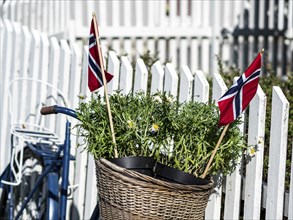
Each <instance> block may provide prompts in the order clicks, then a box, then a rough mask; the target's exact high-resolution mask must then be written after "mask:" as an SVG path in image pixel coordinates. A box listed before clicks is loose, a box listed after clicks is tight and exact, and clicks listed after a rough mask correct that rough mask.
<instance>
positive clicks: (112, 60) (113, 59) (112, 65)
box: [107, 51, 120, 95]
mask: <svg viewBox="0 0 293 220" xmlns="http://www.w3.org/2000/svg"><path fill="white" fill-rule="evenodd" d="M119 68H120V61H119V60H118V58H117V56H116V54H115V52H114V51H110V52H109V60H108V69H107V70H108V72H109V73H111V74H112V75H114V77H113V79H112V80H111V81H110V82H109V83H108V85H107V88H108V93H109V94H110V95H111V94H114V93H115V92H116V91H117V90H118V88H119Z"/></svg>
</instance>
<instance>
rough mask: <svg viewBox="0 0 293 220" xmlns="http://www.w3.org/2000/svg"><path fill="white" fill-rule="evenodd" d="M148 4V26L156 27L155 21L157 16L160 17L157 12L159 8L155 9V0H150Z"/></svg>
mask: <svg viewBox="0 0 293 220" xmlns="http://www.w3.org/2000/svg"><path fill="white" fill-rule="evenodd" d="M146 4H147V7H146V9H147V19H146V20H147V26H149V27H153V26H155V19H156V16H157V15H158V12H157V11H156V10H158V9H159V8H158V7H157V8H155V7H154V6H155V1H153V0H149V1H146Z"/></svg>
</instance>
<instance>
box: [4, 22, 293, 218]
mask: <svg viewBox="0 0 293 220" xmlns="http://www.w3.org/2000/svg"><path fill="white" fill-rule="evenodd" d="M0 30H1V48H0V53H1V59H0V66H1V80H0V83H1V90H0V92H1V94H0V97H1V99H0V102H1V103H0V105H1V109H0V110H1V114H0V117H1V122H0V131H1V139H0V140H1V145H0V152H1V154H0V157H1V158H0V165H1V167H0V171H2V170H3V169H4V167H5V166H6V165H7V163H8V160H9V159H8V158H9V154H10V151H9V149H10V148H9V146H10V145H9V126H10V125H9V111H8V98H7V93H6V91H7V85H8V84H9V81H11V80H12V79H14V78H17V77H32V78H37V79H40V80H42V81H46V82H49V83H51V84H53V85H55V86H56V87H58V88H59V89H60V90H61V91H62V92H63V93H64V94H66V96H67V98H68V100H69V102H70V105H69V107H72V108H75V107H77V106H78V103H79V102H80V99H79V98H78V97H81V96H82V97H87V98H86V99H85V100H84V101H87V100H88V99H89V98H90V97H91V94H90V92H89V90H88V88H87V65H88V64H87V59H88V49H87V47H84V48H83V50H80V47H79V46H77V45H70V46H69V45H68V42H67V41H66V40H58V39H57V38H56V37H48V35H47V34H44V33H39V32H37V31H32V32H31V31H29V30H28V28H27V27H25V26H21V25H19V24H18V23H13V22H10V21H9V20H0ZM252 58H253V57H251V59H252ZM107 70H108V71H109V72H112V73H113V74H114V78H113V80H112V81H111V82H110V83H109V86H108V89H109V94H112V93H114V92H115V90H117V89H120V90H122V93H125V94H126V93H128V92H129V91H132V90H134V91H138V90H142V91H146V90H147V89H149V91H151V92H154V91H157V90H160V91H168V92H170V93H171V94H173V95H175V96H177V97H178V99H179V100H180V101H182V102H183V101H185V100H193V101H199V102H207V101H208V99H209V87H210V85H209V83H208V81H207V79H206V77H205V75H204V74H203V72H202V71H199V70H198V71H195V73H194V74H193V73H192V72H191V71H190V68H189V67H188V66H186V65H183V66H181V69H180V71H178V70H176V68H175V67H174V65H173V64H171V63H167V64H166V65H162V63H161V62H160V61H157V62H156V63H155V64H154V65H153V66H152V67H151V72H150V73H149V72H148V71H146V66H145V64H144V62H143V61H142V60H141V59H137V60H136V63H135V66H132V65H131V63H130V61H129V59H128V58H127V57H126V56H122V57H121V58H118V57H117V54H116V53H115V52H113V51H111V52H109V54H108V68H107ZM148 74H151V75H152V81H151V88H148V87H147V78H148ZM212 76H213V83H212V85H211V86H212V99H214V100H218V99H219V97H220V96H221V95H222V94H223V93H224V92H225V91H226V90H227V86H226V85H225V83H224V82H223V79H222V78H221V76H220V75H219V74H217V73H215V74H212ZM132 79H134V80H132ZM132 83H133V84H132ZM23 88H25V87H23ZM178 88H179V89H178ZM38 89H39V88H31V87H29V90H28V91H26V92H23V93H20V94H27V95H26V96H25V97H23V96H21V95H20V97H18V98H21V99H23V101H25V102H30V103H27V106H31V107H33V106H34V104H33V103H32V102H33V100H36V99H37V97H38V92H37V91H39V90H38ZM178 91H179V92H178ZM28 92H29V93H28ZM265 108H266V96H265V94H264V93H263V91H262V89H261V87H259V89H258V92H257V95H256V97H255V98H254V99H253V101H252V103H251V104H250V113H249V119H248V120H247V122H248V144H249V145H257V146H258V149H259V151H258V152H257V153H256V156H255V157H254V158H253V159H252V161H251V162H250V163H249V164H248V165H246V173H245V174H244V173H243V171H242V168H241V167H238V168H237V170H236V171H235V172H234V173H233V174H231V175H230V176H228V177H226V178H225V182H223V186H222V187H220V188H217V189H216V191H217V193H214V194H213V195H212V196H211V197H210V201H209V203H208V207H207V209H206V219H220V218H221V216H224V219H231V218H233V219H239V218H240V217H239V216H240V211H241V210H243V213H244V214H243V215H244V217H245V218H247V219H250V218H251V219H252V218H253V219H259V218H260V213H261V208H265V210H266V211H265V215H266V218H267V219H282V218H283V216H287V217H288V218H289V219H292V218H293V216H292V213H293V211H292V208H293V204H292V200H293V199H292V197H293V193H292V190H293V189H292V169H291V185H290V190H289V192H286V191H284V179H285V170H284V164H285V161H286V149H287V146H286V143H287V132H288V111H289V103H288V101H287V100H286V98H285V97H284V95H283V93H282V91H281V90H280V88H279V87H274V88H273V101H272V121H271V134H274V135H271V140H270V153H271V154H270V155H269V161H270V162H269V178H268V182H267V183H265V184H263V182H262V172H263V147H264V141H263V140H264V126H265V125H264V124H265ZM13 109H16V110H22V111H24V113H26V114H28V113H30V111H35V113H36V114H38V111H39V109H38V108H35V109H32V108H29V109H21V108H19V107H18V106H13ZM57 121H58V126H56V125H57V124H56V123H57V122H56V120H52V121H51V122H52V123H53V124H51V126H52V127H51V128H52V129H55V131H56V132H57V133H60V136H62V135H63V134H62V133H63V132H62V131H63V129H62V127H61V128H60V126H59V125H61V124H63V123H62V119H61V118H58V119H57ZM243 126H244V125H243V124H242V125H240V128H241V129H243ZM73 132H74V130H73ZM78 143H82V140H81V139H79V138H76V139H75V140H72V145H73V148H72V152H71V153H72V154H73V155H76V162H75V164H74V163H71V167H70V170H71V171H70V183H71V184H79V187H78V188H77V189H75V190H74V192H73V194H72V195H73V197H72V200H69V201H68V203H69V204H68V207H69V210H68V216H71V217H70V218H80V219H88V218H89V217H90V213H91V211H92V210H93V209H94V207H95V204H96V198H97V197H96V196H97V194H96V192H97V189H96V180H95V175H94V173H95V167H94V162H93V158H92V156H91V155H88V154H87V153H86V152H82V147H79V148H76V146H77V145H78ZM288 147H292V146H288ZM243 166H245V165H243ZM292 166H293V165H292V164H291V167H292ZM240 173H242V174H241V175H240ZM243 176H245V178H243ZM224 196H225V203H222V199H223V197H224ZM243 202H244V205H243Z"/></svg>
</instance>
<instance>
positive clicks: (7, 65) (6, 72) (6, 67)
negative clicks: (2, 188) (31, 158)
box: [0, 20, 13, 172]
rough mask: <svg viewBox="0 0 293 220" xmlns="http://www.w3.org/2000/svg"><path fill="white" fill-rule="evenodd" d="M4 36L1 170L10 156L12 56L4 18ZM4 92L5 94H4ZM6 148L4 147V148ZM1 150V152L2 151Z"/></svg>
mask: <svg viewBox="0 0 293 220" xmlns="http://www.w3.org/2000/svg"><path fill="white" fill-rule="evenodd" d="M3 23H4V38H3V46H4V47H3V52H2V54H3V55H4V53H5V56H3V66H2V67H1V68H2V74H1V81H2V85H3V87H1V88H0V89H1V95H2V98H1V99H0V100H1V108H0V113H1V115H0V119H1V126H2V129H1V139H0V143H1V146H0V148H1V154H0V157H1V160H0V165H1V167H0V171H1V172H2V171H3V170H4V168H5V167H6V165H7V164H8V163H9V158H10V148H9V149H7V147H6V146H10V145H9V141H8V137H7V130H8V129H7V128H9V124H8V123H9V120H8V116H9V112H8V111H9V109H8V96H7V91H8V84H9V81H10V79H9V77H10V70H11V57H12V52H13V51H12V50H11V49H10V48H13V27H12V24H11V22H10V21H8V20H4V21H3ZM4 94H5V95H4ZM5 148H6V149H5ZM2 152H3V153H2Z"/></svg>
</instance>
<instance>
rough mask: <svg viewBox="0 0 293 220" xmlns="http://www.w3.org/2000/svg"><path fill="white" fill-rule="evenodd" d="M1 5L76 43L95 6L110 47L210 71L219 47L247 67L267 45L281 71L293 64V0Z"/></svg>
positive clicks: (12, 15) (10, 1) (9, 1)
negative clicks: (148, 52)
mask: <svg viewBox="0 0 293 220" xmlns="http://www.w3.org/2000/svg"><path fill="white" fill-rule="evenodd" d="M1 10H2V14H3V17H4V18H7V19H9V20H11V21H16V22H22V24H23V25H26V26H27V27H28V28H29V30H34V29H37V30H39V31H42V32H45V33H47V34H48V35H49V36H57V37H58V38H60V39H61V38H62V37H64V38H67V39H69V40H70V42H72V43H74V42H75V40H76V39H77V38H78V39H86V38H87V37H88V34H89V26H90V21H91V16H92V12H93V11H95V12H96V14H97V18H98V21H99V26H100V31H101V33H102V38H103V39H104V40H103V44H104V48H105V50H106V49H107V48H108V49H107V51H108V50H114V51H116V53H117V55H118V56H122V55H125V54H127V55H128V58H129V59H130V60H131V61H135V59H136V58H137V57H138V56H139V55H141V54H143V53H144V52H145V51H146V50H150V51H151V53H153V54H155V53H159V57H160V61H161V62H162V63H165V62H168V63H172V64H173V65H174V66H175V68H177V70H180V68H181V66H183V65H188V66H189V67H190V70H191V72H192V73H194V72H195V71H196V70H198V69H201V70H203V71H204V72H205V74H207V73H214V72H215V71H216V66H217V60H216V57H215V56H216V55H218V56H219V57H220V58H221V60H222V61H224V62H225V63H226V64H228V65H229V66H230V65H232V64H235V65H236V66H237V67H239V68H240V69H241V70H243V69H244V68H245V67H246V66H247V65H248V64H249V59H250V57H252V56H254V55H255V54H257V53H258V51H260V50H261V49H262V48H265V51H267V52H266V54H265V55H266V56H267V59H268V61H269V63H272V68H273V69H274V70H275V72H276V74H278V75H283V76H286V74H288V72H289V71H291V72H292V71H293V1H291V0H279V1H273V0H263V1H257V0H251V1H248V0H243V1H212V0H211V1H206V0H184V1H180V0H160V1H157V0H148V1H142V0H135V1H133V0H123V1H117V0H109V1H106V0H100V1H33V0H28V1H24V0H19V1H15V0H6V1H4V3H3V4H2V7H1Z"/></svg>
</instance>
